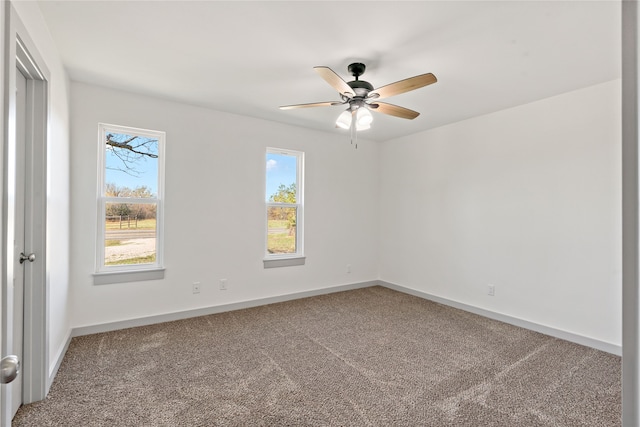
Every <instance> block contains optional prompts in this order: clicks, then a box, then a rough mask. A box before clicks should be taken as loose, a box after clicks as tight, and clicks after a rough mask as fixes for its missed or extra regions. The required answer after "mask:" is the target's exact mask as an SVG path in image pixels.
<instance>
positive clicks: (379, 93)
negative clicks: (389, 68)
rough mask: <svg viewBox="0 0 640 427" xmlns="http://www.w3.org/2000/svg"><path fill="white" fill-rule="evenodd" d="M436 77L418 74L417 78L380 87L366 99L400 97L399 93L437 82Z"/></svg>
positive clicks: (428, 74) (429, 74)
mask: <svg viewBox="0 0 640 427" xmlns="http://www.w3.org/2000/svg"><path fill="white" fill-rule="evenodd" d="M437 81H438V79H436V76H434V75H433V74H431V73H427V74H420V75H419V76H415V77H410V78H408V79H404V80H400V81H399V82H395V83H391V84H388V85H386V86H382V87H380V88H378V89H374V90H372V91H371V93H370V94H369V96H367V98H370V99H382V98H388V97H390V96H394V95H400V94H401V93H405V92H409V91H410V90H415V89H418V88H421V87H423V86H427V85H430V84H432V83H435V82H437Z"/></svg>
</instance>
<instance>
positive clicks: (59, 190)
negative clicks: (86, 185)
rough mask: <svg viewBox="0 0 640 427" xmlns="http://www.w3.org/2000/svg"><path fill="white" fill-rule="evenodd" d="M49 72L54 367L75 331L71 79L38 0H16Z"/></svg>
mask: <svg viewBox="0 0 640 427" xmlns="http://www.w3.org/2000/svg"><path fill="white" fill-rule="evenodd" d="M12 4H13V6H14V7H15V9H16V12H17V13H18V15H19V16H20V20H21V21H22V23H23V24H24V26H25V27H26V29H27V31H28V33H29V36H30V38H31V40H32V41H33V42H34V44H35V46H36V48H37V50H38V53H39V54H40V56H41V57H42V59H43V60H44V62H45V66H46V68H47V69H48V70H49V72H50V81H49V108H50V110H49V133H48V152H47V167H48V170H47V268H48V286H49V289H48V297H49V302H48V305H49V319H48V325H49V362H50V371H51V370H52V369H53V368H54V365H55V363H56V361H57V359H58V356H59V355H60V353H61V352H62V351H63V349H64V346H65V344H66V343H67V339H68V336H69V334H70V332H71V320H70V317H69V312H70V307H69V303H70V286H69V240H70V238H69V206H70V202H69V82H68V78H67V73H66V71H65V70H64V67H63V65H62V62H61V60H60V57H59V55H58V51H57V48H56V47H55V44H54V42H53V39H52V38H51V35H50V34H49V31H48V29H47V25H46V23H45V21H44V19H43V17H42V15H41V13H40V9H39V8H38V5H37V3H36V2H22V1H16V2H12Z"/></svg>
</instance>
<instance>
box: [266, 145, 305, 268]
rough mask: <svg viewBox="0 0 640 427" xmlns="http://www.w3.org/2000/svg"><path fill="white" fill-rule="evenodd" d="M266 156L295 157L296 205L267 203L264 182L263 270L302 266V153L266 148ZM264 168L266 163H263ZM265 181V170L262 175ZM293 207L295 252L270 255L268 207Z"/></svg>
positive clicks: (303, 260)
mask: <svg viewBox="0 0 640 427" xmlns="http://www.w3.org/2000/svg"><path fill="white" fill-rule="evenodd" d="M268 154H283V155H288V156H295V157H296V200H297V201H298V203H269V202H267V201H266V200H267V196H268V195H267V194H266V191H267V186H266V182H265V185H264V186H263V188H264V191H265V194H264V198H263V200H265V205H264V206H265V208H264V228H263V230H264V260H263V263H264V268H276V267H290V266H295V265H304V263H305V259H306V257H305V255H304V152H302V151H295V150H287V149H283V148H273V147H267V150H266V153H265V157H266V155H268ZM265 167H266V162H265ZM264 177H265V180H266V177H267V174H266V169H265V173H264ZM272 206H277V207H283V208H287V207H293V208H297V214H298V216H297V219H296V252H295V253H292V254H270V253H269V252H268V251H267V234H268V219H267V211H268V209H269V207H272Z"/></svg>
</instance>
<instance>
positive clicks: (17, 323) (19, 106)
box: [10, 69, 30, 418]
mask: <svg viewBox="0 0 640 427" xmlns="http://www.w3.org/2000/svg"><path fill="white" fill-rule="evenodd" d="M26 111H27V79H26V77H25V76H24V75H23V74H22V73H21V72H20V70H19V69H17V70H16V116H15V117H16V144H15V147H16V148H15V149H16V151H15V153H16V155H15V156H16V157H15V160H16V169H15V170H16V174H15V199H14V200H15V214H14V243H13V254H14V257H13V258H14V259H13V307H12V309H13V316H12V319H13V328H12V339H11V343H12V350H11V353H12V354H14V355H16V356H18V359H19V360H22V356H23V354H22V347H23V343H22V340H23V319H24V316H23V311H24V269H25V268H30V262H29V261H26V262H21V259H20V258H21V257H20V255H21V254H22V253H23V252H24V251H25V247H24V246H25V238H24V237H25V228H24V227H25V221H24V214H25V209H24V202H25V188H26V187H25V171H26V166H25V160H26V159H25V145H26V117H27V114H26ZM22 377H23V376H22V375H21V374H19V375H18V377H17V378H16V379H15V380H14V381H13V382H12V383H11V384H10V388H11V392H10V395H11V417H12V418H13V416H14V415H15V413H16V411H17V410H18V408H19V407H20V405H21V404H22Z"/></svg>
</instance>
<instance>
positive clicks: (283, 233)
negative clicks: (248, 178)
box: [264, 148, 304, 268]
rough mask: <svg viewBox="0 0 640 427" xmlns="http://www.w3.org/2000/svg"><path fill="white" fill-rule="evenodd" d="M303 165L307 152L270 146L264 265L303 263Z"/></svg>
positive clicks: (266, 266) (267, 171)
mask: <svg viewBox="0 0 640 427" xmlns="http://www.w3.org/2000/svg"><path fill="white" fill-rule="evenodd" d="M303 168H304V153H301V152H298V151H291V150H282V149H277V148H267V158H266V193H265V194H266V197H265V206H266V255H265V261H264V266H265V268H268V267H285V266H290V265H302V264H304V253H303V219H304V218H303V217H304V215H303V206H304V204H303V194H304V192H303V177H304V172H303Z"/></svg>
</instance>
